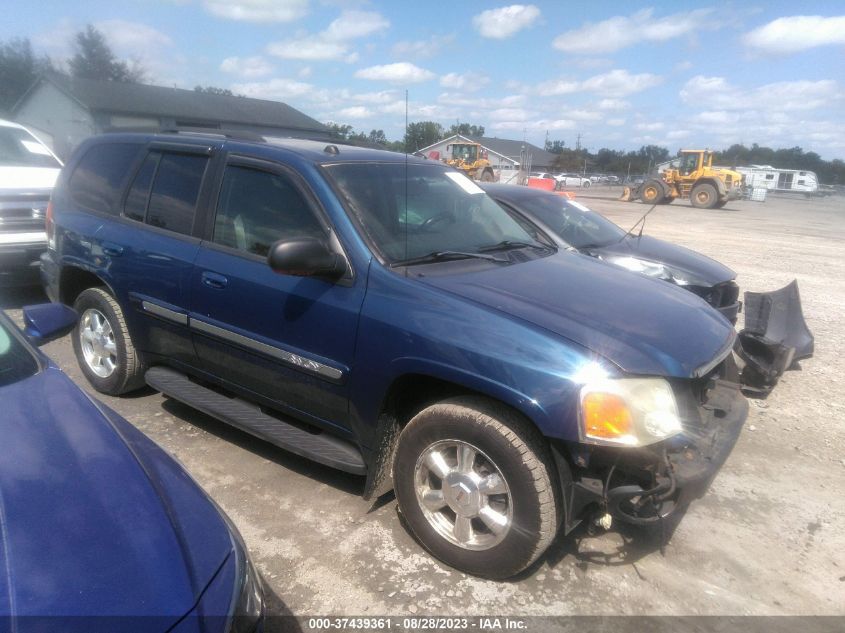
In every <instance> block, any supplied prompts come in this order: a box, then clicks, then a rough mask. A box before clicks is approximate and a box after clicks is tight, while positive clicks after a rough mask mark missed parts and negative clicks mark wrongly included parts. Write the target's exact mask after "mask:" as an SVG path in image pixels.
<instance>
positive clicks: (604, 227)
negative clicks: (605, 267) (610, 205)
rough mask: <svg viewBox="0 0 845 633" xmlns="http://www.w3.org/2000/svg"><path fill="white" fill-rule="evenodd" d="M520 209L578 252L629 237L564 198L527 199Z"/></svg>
mask: <svg viewBox="0 0 845 633" xmlns="http://www.w3.org/2000/svg"><path fill="white" fill-rule="evenodd" d="M518 206H519V207H520V208H523V209H525V210H526V211H528V212H529V213H531V214H532V215H534V217H536V218H537V219H538V220H539V221H540V222H542V223H543V224H545V225H546V226H547V227H549V229H551V230H552V231H554V232H555V233H556V234H557V235H559V236H560V237H561V238H563V240H564V241H565V242H566V243H567V244H569V245H570V246H573V247H575V248H585V247H587V246H604V245H606V244H610V243H612V242H618V241H619V240H621V239H622V238H623V237H624V236H625V231H623V230H622V229H621V228H619V227H618V226H616V225H615V224H614V223H613V222H611V221H610V220H607V219H605V218H604V217H602V216H601V215H599V214H598V213H596V212H595V211H591V210H590V209H588V208H587V207H585V206H584V205H583V204H581V203H580V202H575V201H572V200H567V199H566V198H564V197H563V196H552V195H548V196H530V197H525V198H523V199H522V200H520V201H519V205H518Z"/></svg>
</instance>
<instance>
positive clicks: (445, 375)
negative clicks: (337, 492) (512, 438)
mask: <svg viewBox="0 0 845 633" xmlns="http://www.w3.org/2000/svg"><path fill="white" fill-rule="evenodd" d="M444 370H445V371H444ZM455 396H479V397H483V398H487V399H488V400H491V401H493V402H496V403H498V404H501V405H503V406H506V407H508V408H509V409H511V410H513V411H514V412H515V413H517V414H519V415H520V416H521V417H523V418H524V419H525V420H526V421H527V422H528V423H529V424H530V425H531V427H533V428H534V429H535V430H536V431H537V433H538V434H539V435H540V436H541V437H545V434H544V433H543V431H542V428H541V423H540V422H541V421H543V420H545V419H546V412H545V411H544V409H543V408H542V407H541V406H540V405H539V404H538V403H537V402H536V401H535V400H533V399H531V398H529V397H528V396H526V395H524V394H521V393H519V392H518V391H516V390H514V389H512V388H510V387H507V386H506V385H503V384H501V383H497V382H494V381H491V380H488V379H486V378H483V377H480V376H477V375H474V374H468V373H464V372H462V371H460V370H456V369H451V368H449V369H447V368H444V367H438V368H437V371H434V370H433V369H432V368H429V367H424V366H416V367H411V366H408V367H406V368H405V371H399V372H396V373H395V374H394V377H393V379H392V380H391V382H390V384H389V385H388V387H387V389H386V390H385V392H384V395H383V397H382V399H381V404H380V407H379V414H378V421H377V424H376V433H375V442H374V443H373V448H372V450H371V454H370V459H369V460H368V462H369V467H368V469H367V482H366V485H365V489H364V498H365V499H371V498H375V497H379V496H381V495H383V494H385V493H386V492H388V491H390V490H391V489H392V487H393V483H392V473H391V472H390V469H391V464H392V462H393V455H394V453H395V450H396V443H397V439H398V437H399V433H400V432H401V430H402V429H403V428H404V427H405V425H406V424H407V423H408V422H409V421H410V420H411V419H412V418H413V417H414V416H415V415H416V414H417V413H419V412H420V411H422V410H423V409H424V408H426V407H427V406H429V405H431V404H434V403H435V402H439V401H441V400H445V399H447V398H452V397H455Z"/></svg>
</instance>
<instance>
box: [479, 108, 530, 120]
mask: <svg viewBox="0 0 845 633" xmlns="http://www.w3.org/2000/svg"><path fill="white" fill-rule="evenodd" d="M535 114H536V113H534V112H529V111H528V110H523V109H522V108H498V109H496V110H493V111H491V112H490V113H489V117H490V118H491V119H492V120H493V121H526V120H528V119H529V118H531V117H532V116H535Z"/></svg>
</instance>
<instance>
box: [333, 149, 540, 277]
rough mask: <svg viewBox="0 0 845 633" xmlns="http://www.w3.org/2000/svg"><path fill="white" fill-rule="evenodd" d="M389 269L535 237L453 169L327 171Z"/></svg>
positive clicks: (396, 166)
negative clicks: (425, 258)
mask: <svg viewBox="0 0 845 633" xmlns="http://www.w3.org/2000/svg"><path fill="white" fill-rule="evenodd" d="M327 170H328V172H329V173H330V174H331V176H332V178H333V179H334V181H335V182H336V183H337V185H338V187H339V189H340V191H341V193H342V194H343V196H344V198H345V199H346V202H347V203H348V205H349V207H350V209H351V210H352V212H353V213H354V214H355V216H356V217H357V219H358V221H359V222H360V223H361V225H362V226H363V229H364V231H365V232H366V234H367V236H368V237H369V238H370V240H371V241H372V243H373V244H374V245H375V247H376V249H377V250H378V251H379V253H380V254H381V255H382V257H383V258H384V259H385V260H387V262H388V263H396V262H401V261H404V260H410V259H414V258H417V257H422V256H424V255H427V254H430V253H437V252H444V251H460V252H463V253H481V252H483V251H484V249H485V248H487V249H489V248H490V247H491V246H494V245H497V244H501V243H503V242H527V243H534V240H533V239H532V238H531V236H530V235H529V234H528V233H527V232H526V231H525V230H524V229H523V228H522V227H521V226H520V225H519V224H518V223H517V222H516V221H515V220H514V219H513V218H511V217H510V215H508V214H507V212H505V210H504V209H502V208H501V207H500V206H499V205H498V204H496V203H495V202H494V201H493V200H492V199H491V198H489V197H488V196H487V194H485V193H484V192H483V191H482V190H481V189H480V188H479V187H478V185H476V184H475V183H474V182H472V181H471V180H470V179H469V178H467V177H466V176H464V175H463V174H461V173H459V172H456V171H454V170H451V169H449V168H446V167H443V166H439V165H436V164H433V165H419V164H409V165H405V164H403V163H375V164H374V163H343V164H338V165H331V166H328V167H327Z"/></svg>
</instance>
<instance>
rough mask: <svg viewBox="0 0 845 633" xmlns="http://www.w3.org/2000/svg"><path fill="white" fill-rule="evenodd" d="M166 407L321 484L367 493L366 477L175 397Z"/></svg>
mask: <svg viewBox="0 0 845 633" xmlns="http://www.w3.org/2000/svg"><path fill="white" fill-rule="evenodd" d="M161 406H162V408H163V409H164V410H165V411H167V413H169V414H170V415H172V416H173V417H175V418H179V419H180V420H182V421H184V422H188V423H189V424H192V425H194V426H195V427H197V428H199V429H201V430H203V431H205V432H207V433H210V434H212V435H214V436H216V437H218V438H220V439H221V440H224V441H226V442H229V443H231V444H234V445H236V446H239V447H240V448H242V449H244V450H247V451H249V452H251V453H253V454H255V455H258V456H259V457H263V458H264V459H266V460H268V461H271V462H273V463H274V464H277V465H279V466H282V467H283V468H286V469H288V470H291V471H293V472H295V473H297V474H299V475H302V476H304V477H308V478H309V479H312V480H314V481H317V482H319V483H323V484H327V485H329V486H332V487H333V488H336V489H338V490H340V491H341V492H344V493H346V494H349V495H354V496H358V497H360V496H361V495H362V494H363V492H364V482H365V479H364V477H362V476H360V475H352V474H350V473H345V472H342V471H340V470H337V469H335V468H329V467H328V466H323V465H322V464H318V463H317V462H314V461H311V460H310V459H306V458H305V457H300V456H299V455H295V454H294V453H291V452H288V451H286V450H284V449H283V448H279V447H278V446H275V445H273V444H271V443H270V442H267V441H265V440H262V439H259V438H257V437H255V436H253V435H250V434H249V433H247V432H245V431H241V430H240V429H237V428H235V427H233V426H232V425H230V424H226V423H225V422H221V421H220V420H217V419H216V418H213V417H211V416H210V415H206V414H205V413H202V412H201V411H197V410H196V409H194V408H192V407H190V406H188V405H186V404H183V403H181V402H179V401H178V400H173V399H171V398H165V400H164V402H163V403H162V405H161Z"/></svg>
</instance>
